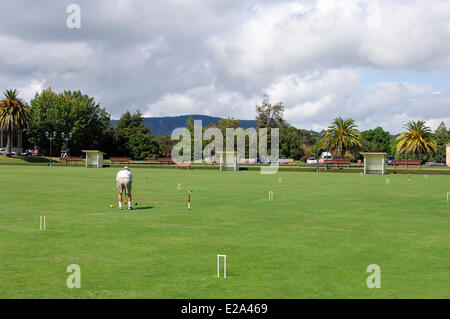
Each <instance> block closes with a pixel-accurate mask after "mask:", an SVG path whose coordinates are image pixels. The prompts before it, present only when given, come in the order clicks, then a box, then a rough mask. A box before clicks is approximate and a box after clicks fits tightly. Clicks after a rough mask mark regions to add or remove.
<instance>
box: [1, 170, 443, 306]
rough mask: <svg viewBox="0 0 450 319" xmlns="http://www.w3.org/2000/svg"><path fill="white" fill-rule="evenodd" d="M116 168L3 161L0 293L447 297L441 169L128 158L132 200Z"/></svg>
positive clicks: (26, 295) (52, 295)
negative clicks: (293, 167)
mask: <svg viewBox="0 0 450 319" xmlns="http://www.w3.org/2000/svg"><path fill="white" fill-rule="evenodd" d="M116 172H117V168H104V169H85V168H77V167H67V168H66V167H53V168H52V167H40V166H7V165H2V166H0V176H1V181H2V185H3V191H2V192H1V193H0V199H1V201H0V202H1V211H0V298H449V297H450V249H449V247H450V202H447V201H446V198H445V197H446V193H447V192H450V176H434V175H433V176H431V175H430V176H428V178H425V177H424V176H423V175H412V176H411V181H408V177H407V176H406V175H388V176H380V175H378V176H375V175H371V176H361V175H360V174H339V173H320V174H316V173H300V172H280V173H278V174H275V175H260V174H259V172H257V171H241V172H220V171H215V170H191V171H184V170H183V171H180V170H173V169H170V170H169V169H133V174H134V185H133V187H134V198H135V200H136V201H137V202H138V206H135V207H137V208H138V209H135V210H133V211H131V212H129V211H127V210H125V211H118V210H117V209H116V207H117V199H116V188H115V174H116ZM280 177H281V178H282V182H281V183H280V182H279V178H280ZM387 177H388V178H389V179H390V184H389V185H387V184H386V182H385V181H386V178H387ZM178 183H181V184H182V190H181V191H178V190H177V185H178ZM189 189H192V190H194V192H193V193H192V210H191V211H190V212H188V211H187V192H188V190H189ZM269 190H272V191H273V193H274V200H273V201H269V200H268V191H269ZM110 204H114V206H115V208H114V209H111V208H109V205H110ZM40 215H45V216H47V230H46V231H40V230H39V216H40ZM217 254H226V255H227V256H228V260H227V262H228V263H227V275H228V277H229V278H227V279H223V278H220V279H217V278H216V271H217V269H216V267H217V264H216V255H217ZM69 264H78V265H79V266H80V267H81V285H82V287H81V289H69V288H67V287H66V278H67V276H68V275H69V274H68V273H66V267H67V265H69ZM369 264H378V265H380V267H381V288H380V289H369V288H367V286H366V278H367V276H368V275H369V274H368V273H366V267H367V266H368V265H369Z"/></svg>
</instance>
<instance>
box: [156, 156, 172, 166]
mask: <svg viewBox="0 0 450 319" xmlns="http://www.w3.org/2000/svg"><path fill="white" fill-rule="evenodd" d="M156 160H157V161H158V163H159V164H161V163H166V164H167V165H169V163H171V164H172V163H173V160H172V158H171V157H158V158H156Z"/></svg>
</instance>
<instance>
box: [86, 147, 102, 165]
mask: <svg viewBox="0 0 450 319" xmlns="http://www.w3.org/2000/svg"><path fill="white" fill-rule="evenodd" d="M82 152H83V153H86V167H95V168H102V167H103V155H105V154H106V153H103V152H100V151H98V150H82Z"/></svg>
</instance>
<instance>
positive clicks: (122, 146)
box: [114, 111, 162, 160]
mask: <svg viewBox="0 0 450 319" xmlns="http://www.w3.org/2000/svg"><path fill="white" fill-rule="evenodd" d="M114 144H115V145H116V155H121V156H130V157H132V158H133V159H135V160H143V159H145V158H147V157H155V156H161V154H162V151H161V148H160V146H159V144H158V142H157V140H156V139H155V137H154V136H153V135H152V133H151V132H150V129H149V128H148V127H147V126H146V125H145V124H144V117H143V116H142V114H141V113H140V112H139V111H136V112H135V113H134V114H130V112H129V111H127V112H125V113H124V114H123V115H122V116H121V118H120V120H119V122H118V123H117V124H116V126H115V127H114Z"/></svg>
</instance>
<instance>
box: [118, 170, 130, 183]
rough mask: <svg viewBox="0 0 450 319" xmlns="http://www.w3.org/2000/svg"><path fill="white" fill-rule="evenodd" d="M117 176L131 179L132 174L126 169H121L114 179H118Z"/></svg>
mask: <svg viewBox="0 0 450 319" xmlns="http://www.w3.org/2000/svg"><path fill="white" fill-rule="evenodd" d="M119 178H129V179H130V181H133V174H131V172H130V171H129V170H127V169H121V170H120V171H119V172H118V173H117V177H116V181H117V180H119Z"/></svg>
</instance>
